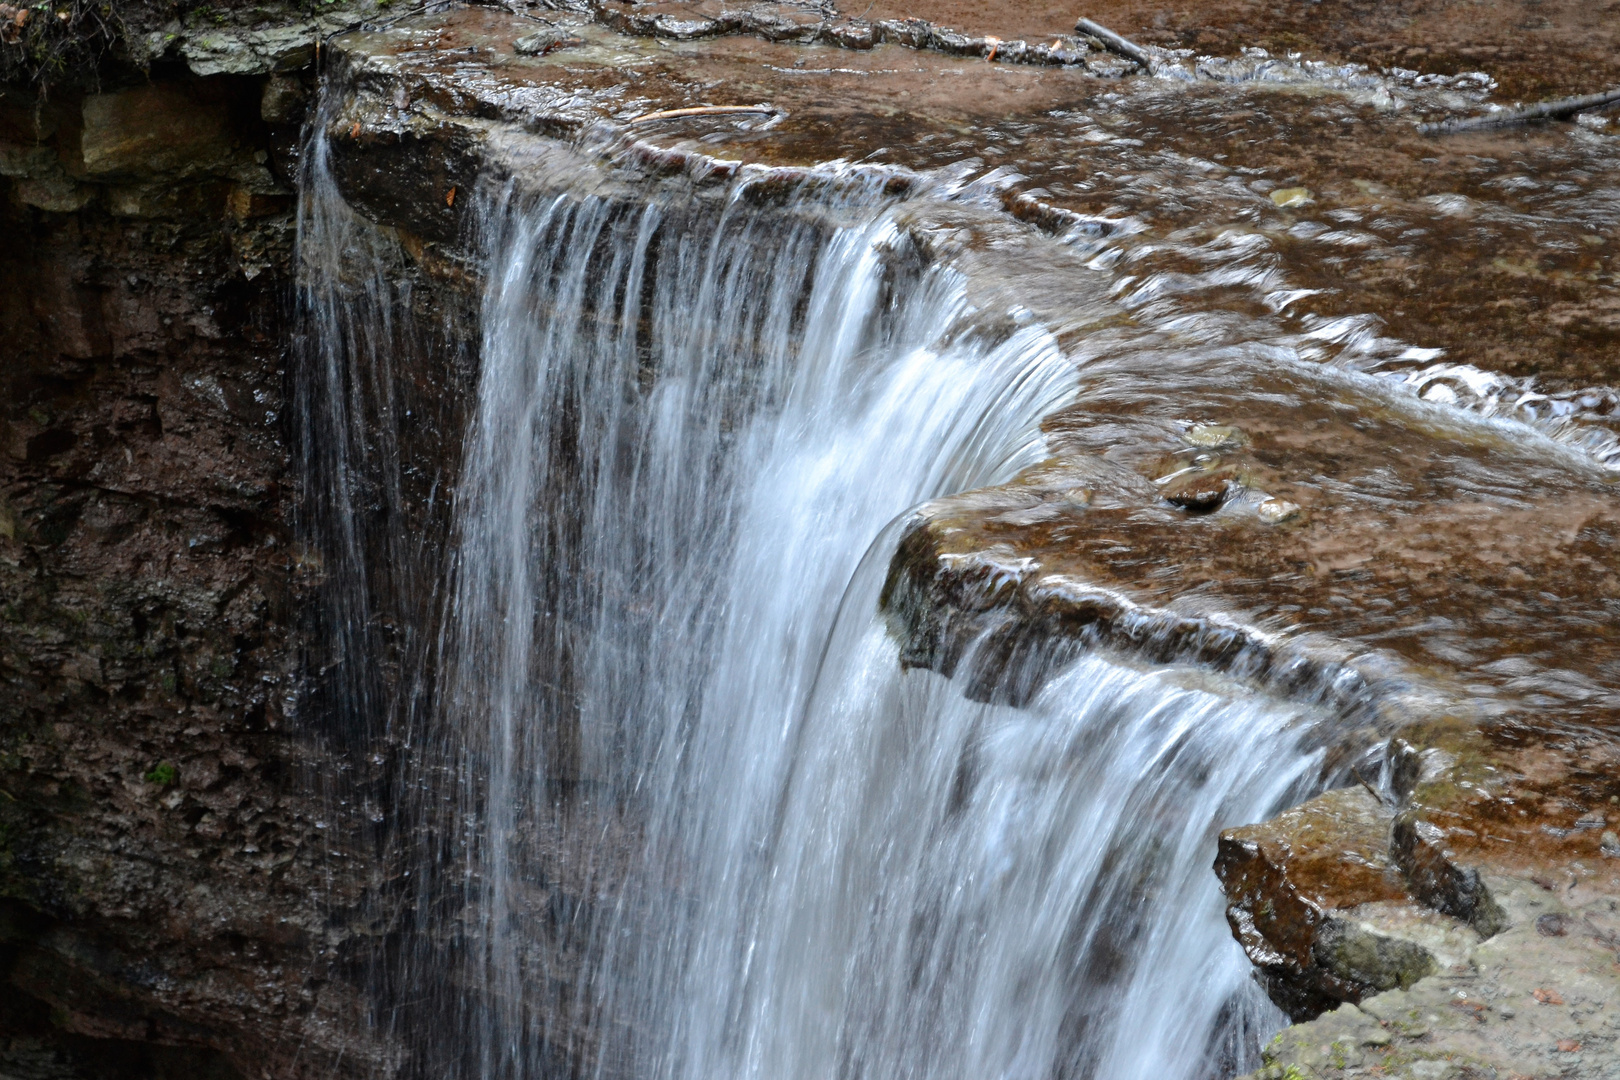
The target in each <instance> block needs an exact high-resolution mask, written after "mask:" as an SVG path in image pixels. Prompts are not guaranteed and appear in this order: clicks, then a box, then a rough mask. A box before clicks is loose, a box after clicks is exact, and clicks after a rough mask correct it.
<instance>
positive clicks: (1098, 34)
mask: <svg viewBox="0 0 1620 1080" xmlns="http://www.w3.org/2000/svg"><path fill="white" fill-rule="evenodd" d="M1074 29H1075V33H1078V34H1090V35H1091V36H1092V37H1094V38H1096V39H1097V40H1098V41H1100V42H1102V43H1103V44H1104V45H1106V46H1108V47H1109V48H1110V49H1112V50H1113V51H1114V52H1117V53H1119V55H1121V56H1123V57H1125V58H1126V59H1128V60H1135V61H1136V62H1137V63H1138V64H1141V65H1142V70H1143V71H1147V72H1151V71H1152V70H1153V58H1152V57H1151V56H1149V55H1148V53H1147V50H1146V49H1144V48H1142V46H1140V45H1138V44H1137V43H1136V42H1134V41H1132V40H1130V39H1129V38H1123V37H1120V36H1119V35H1118V34H1116V33H1114V32H1113V31H1112V30H1110V29H1108V27H1106V26H1104V25H1102V24H1101V23H1094V22H1092V21H1091V20H1090V19H1081V20H1080V21H1079V22H1077V23H1075V24H1074Z"/></svg>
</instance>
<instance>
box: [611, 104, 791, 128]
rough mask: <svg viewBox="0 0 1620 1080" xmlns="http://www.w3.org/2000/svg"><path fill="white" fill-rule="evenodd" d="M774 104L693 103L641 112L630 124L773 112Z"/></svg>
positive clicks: (775, 109) (774, 111)
mask: <svg viewBox="0 0 1620 1080" xmlns="http://www.w3.org/2000/svg"><path fill="white" fill-rule="evenodd" d="M777 111H778V110H777V108H776V106H775V105H694V106H692V107H691V108H687V109H665V110H663V111H662V112H650V113H642V114H641V115H640V116H638V117H636V118H635V119H634V120H631V121H630V123H632V124H646V123H651V122H652V121H654V120H674V119H676V118H678V117H682V116H725V115H727V114H728V113H765V114H774V113H776V112H777Z"/></svg>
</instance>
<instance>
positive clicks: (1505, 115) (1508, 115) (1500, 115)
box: [1418, 87, 1620, 135]
mask: <svg viewBox="0 0 1620 1080" xmlns="http://www.w3.org/2000/svg"><path fill="white" fill-rule="evenodd" d="M1617 101H1620V87H1617V88H1616V89H1613V90H1605V91H1603V92H1602V93H1601V94H1586V95H1584V96H1582V97H1569V98H1559V99H1558V100H1557V101H1543V102H1541V103H1539V104H1536V105H1527V106H1525V107H1524V108H1522V109H1503V110H1502V111H1500V112H1493V113H1486V114H1485V115H1484V116H1470V117H1466V118H1464V119H1461V120H1442V121H1440V122H1439V123H1436V124H1419V125H1418V130H1419V131H1421V132H1422V133H1423V134H1425V135H1450V134H1452V133H1453V132H1457V131H1481V130H1483V129H1485V128H1496V127H1507V126H1508V125H1510V124H1527V123H1529V122H1530V121H1532V120H1562V119H1563V118H1564V117H1566V116H1574V115H1575V114H1576V113H1582V112H1589V111H1591V110H1592V109H1601V108H1602V107H1603V106H1605V105H1613V104H1614V103H1615V102H1617Z"/></svg>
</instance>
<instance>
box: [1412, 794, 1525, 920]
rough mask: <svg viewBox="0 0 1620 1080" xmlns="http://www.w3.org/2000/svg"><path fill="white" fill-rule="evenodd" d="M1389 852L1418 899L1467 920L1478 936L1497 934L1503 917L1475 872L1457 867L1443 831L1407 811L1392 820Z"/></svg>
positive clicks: (1437, 909) (1499, 908) (1436, 908)
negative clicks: (1446, 844) (1447, 848)
mask: <svg viewBox="0 0 1620 1080" xmlns="http://www.w3.org/2000/svg"><path fill="white" fill-rule="evenodd" d="M1390 854H1391V856H1392V857H1393V858H1394V860H1395V863H1396V865H1397V866H1399V867H1400V868H1401V872H1402V873H1403V874H1404V875H1405V876H1406V880H1407V883H1408V884H1409V885H1410V887H1411V889H1412V895H1413V896H1415V897H1416V898H1417V899H1418V900H1420V901H1422V902H1423V903H1425V904H1427V905H1428V906H1430V907H1432V908H1434V909H1435V910H1436V911H1442V912H1445V913H1446V914H1447V915H1453V916H1455V917H1457V918H1459V919H1462V920H1464V921H1465V922H1467V923H1469V924H1470V925H1471V926H1473V927H1474V929H1476V930H1478V931H1479V934H1480V936H1481V937H1490V936H1492V935H1493V934H1497V933H1500V932H1501V931H1502V930H1503V929H1505V927H1506V925H1507V924H1506V916H1505V915H1504V914H1503V912H1502V909H1501V907H1500V906H1499V905H1498V904H1497V903H1496V901H1495V900H1494V899H1493V898H1492V897H1491V893H1490V889H1488V888H1487V887H1486V885H1485V882H1484V881H1483V879H1481V877H1480V875H1479V871H1478V870H1475V869H1472V868H1464V867H1460V866H1458V865H1457V864H1456V863H1455V862H1453V861H1452V854H1451V852H1449V851H1448V850H1446V847H1445V833H1444V832H1443V831H1442V830H1441V829H1439V828H1438V827H1436V826H1435V825H1433V824H1432V823H1430V822H1428V821H1425V820H1423V819H1422V818H1421V817H1420V816H1419V815H1418V814H1417V813H1416V812H1414V811H1410V810H1409V811H1407V812H1405V813H1403V814H1401V815H1400V816H1399V817H1397V818H1396V819H1395V824H1394V828H1393V831H1392V836H1391V841H1390Z"/></svg>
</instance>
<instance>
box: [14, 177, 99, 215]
mask: <svg viewBox="0 0 1620 1080" xmlns="http://www.w3.org/2000/svg"><path fill="white" fill-rule="evenodd" d="M16 191H17V201H18V202H21V203H22V204H23V205H25V206H36V207H38V208H39V209H41V210H49V211H51V212H52V213H56V214H71V213H72V212H73V211H75V210H82V209H84V208H85V207H86V206H88V205H89V204H90V200H92V199H94V198H95V197H96V191H95V188H93V187H90V186H88V185H86V184H76V183H74V182H73V181H72V180H70V179H68V178H67V177H65V176H62V175H60V174H58V175H56V176H36V177H31V178H29V179H26V180H19V181H17V188H16Z"/></svg>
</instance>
